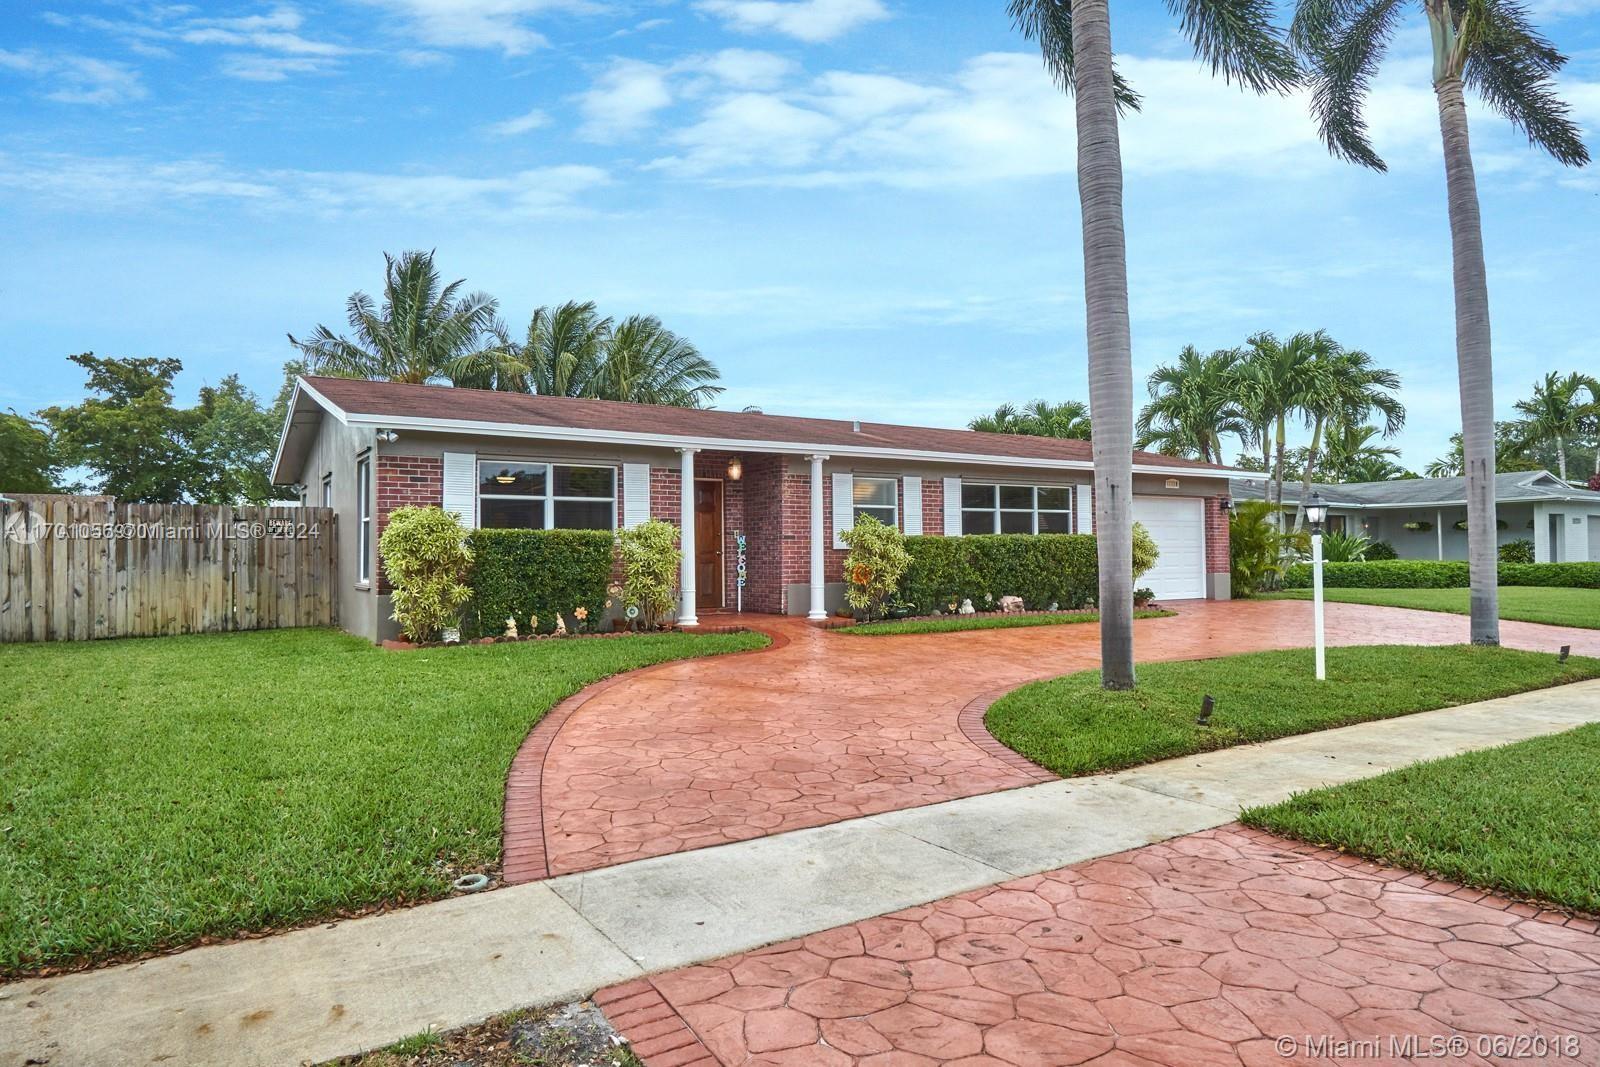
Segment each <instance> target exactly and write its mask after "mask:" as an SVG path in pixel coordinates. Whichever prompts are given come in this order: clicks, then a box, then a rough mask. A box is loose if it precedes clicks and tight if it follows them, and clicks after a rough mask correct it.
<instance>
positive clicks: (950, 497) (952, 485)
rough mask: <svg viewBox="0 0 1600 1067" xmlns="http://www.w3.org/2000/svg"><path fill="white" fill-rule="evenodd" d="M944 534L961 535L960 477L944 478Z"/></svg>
mask: <svg viewBox="0 0 1600 1067" xmlns="http://www.w3.org/2000/svg"><path fill="white" fill-rule="evenodd" d="M944 535H945V536H946V537H960V536H961V479H960V478H946V479H945V480H944Z"/></svg>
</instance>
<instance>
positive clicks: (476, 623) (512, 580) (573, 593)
mask: <svg viewBox="0 0 1600 1067" xmlns="http://www.w3.org/2000/svg"><path fill="white" fill-rule="evenodd" d="M467 544H468V546H469V547H470V548H471V549H472V555H473V564H472V574H471V578H470V581H471V584H472V604H471V608H470V610H469V611H468V612H467V618H466V623H465V626H464V631H465V635H466V636H468V637H495V636H498V635H499V634H501V633H502V632H504V630H505V620H506V618H507V617H511V618H515V619H516V620H517V626H518V627H519V628H521V630H522V632H523V633H525V634H526V633H532V632H533V631H532V630H530V629H529V628H528V627H529V621H530V619H531V617H532V616H534V615H537V616H538V617H539V627H538V632H540V633H549V632H550V631H551V630H553V629H555V624H556V613H557V612H560V613H561V614H562V615H563V616H566V617H567V619H568V620H570V619H571V618H572V610H573V609H574V608H578V607H582V608H587V609H588V612H589V618H591V619H599V618H600V617H601V613H602V612H603V611H604V610H605V604H606V584H607V583H608V582H609V581H610V580H611V559H612V535H611V533H610V531H608V530H474V531H473V532H472V533H471V534H470V535H469V536H468V538H467ZM568 625H569V626H570V625H571V622H570V621H569V622H568Z"/></svg>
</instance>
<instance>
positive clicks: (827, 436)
mask: <svg viewBox="0 0 1600 1067" xmlns="http://www.w3.org/2000/svg"><path fill="white" fill-rule="evenodd" d="M1236 473H1238V472H1236V471H1230V470H1228V469H1226V468H1222V467H1217V466H1215V465H1212V464H1206V463H1199V462H1196V461H1192V460H1185V459H1174V458H1171V457H1168V456H1161V455H1155V454H1151V453H1144V452H1138V453H1135V454H1134V482H1133V512H1134V517H1135V518H1136V519H1137V520H1138V521H1141V522H1143V523H1144V524H1145V526H1146V527H1147V528H1148V529H1149V530H1150V532H1151V534H1152V536H1153V537H1154V538H1155V540H1156V542H1157V544H1158V545H1159V547H1160V549H1161V558H1160V562H1159V563H1157V565H1156V567H1155V569H1154V570H1153V571H1151V572H1150V573H1149V574H1147V575H1145V576H1144V577H1143V578H1142V579H1141V581H1140V584H1141V585H1143V586H1147V587H1149V588H1150V589H1152V590H1153V591H1154V592H1155V594H1156V596H1157V597H1158V598H1160V599H1164V600H1171V599H1182V598H1205V597H1212V598H1219V599H1226V598H1227V596H1228V524H1227V506H1228V499H1227V498H1228V493H1229V484H1228V478H1229V476H1230V474H1236ZM272 476H273V480H274V481H275V482H277V483H279V484H297V485H298V486H299V487H300V491H301V497H302V500H303V501H304V502H305V503H306V504H308V505H316V506H325V507H329V508H332V509H334V511H335V513H336V515H337V520H338V525H339V568H340V572H339V583H340V589H339V618H340V621H341V625H343V626H344V627H345V628H346V629H348V630H350V631H351V632H353V633H358V634H361V635H364V636H368V637H371V638H374V639H378V638H382V637H387V636H391V635H392V634H393V632H394V629H395V627H394V623H393V622H392V621H391V620H390V618H389V615H390V608H389V598H388V596H387V589H386V587H385V585H384V583H383V580H382V576H381V568H380V566H379V560H378V553H377V541H378V537H379V536H380V534H381V532H382V530H383V526H384V522H385V520H386V518H387V516H388V515H389V513H390V512H391V511H393V510H394V509H395V508H398V507H403V506H406V505H427V504H437V505H440V506H442V507H444V508H446V509H448V510H451V511H454V512H456V513H457V514H458V515H460V516H461V518H462V520H463V521H464V523H465V524H466V525H467V526H469V527H526V528H534V529H550V528H583V529H602V530H611V529H616V528H618V527H627V526H633V525H636V524H638V523H641V522H644V521H646V520H647V519H650V518H657V519H664V520H666V521H668V522H671V523H674V524H675V525H677V526H678V527H679V529H680V531H681V533H680V538H681V544H682V548H683V570H682V574H681V577H680V582H679V585H680V591H681V594H682V603H681V606H680V610H679V616H678V622H679V624H680V625H683V626H693V625H696V624H697V623H698V620H699V616H700V615H702V614H706V613H709V612H722V611H731V610H734V609H735V608H736V607H739V606H742V608H743V610H745V611H751V612H769V613H781V614H803V615H806V616H808V617H809V618H813V619H820V618H825V617H826V616H827V614H828V613H830V612H832V611H836V610H839V609H840V608H842V606H843V603H844V583H843V575H842V571H843V560H844V556H845V546H844V542H843V541H841V540H840V538H839V535H840V532H841V531H843V530H845V529H846V528H848V527H849V526H850V525H851V524H852V523H853V522H854V521H855V519H856V517H857V516H859V515H864V514H868V515H873V516H875V517H877V518H878V519H881V520H882V521H884V522H886V523H889V524H891V525H894V526H898V527H899V528H900V529H901V530H902V531H904V532H905V533H907V534H938V535H945V536H959V535H962V534H977V533H1014V534H1034V533H1051V532H1059V533H1069V532H1074V531H1076V532H1083V533H1087V532H1090V531H1091V530H1092V528H1093V514H1094V512H1093V508H1092V506H1091V496H1092V487H1091V483H1092V481H1093V462H1092V460H1091V450H1090V446H1089V442H1087V441H1066V440H1058V439H1052V438H1041V437H1019V436H1011V435H1006V434H988V433H975V432H973V431H970V430H950V429H938V428H933V427H919V426H895V425H887V424H883V423H872V422H849V421H841V420H834V419H811V418H795V417H790V416H783V415H767V414H762V413H759V412H734V411H718V410H714V409H712V410H705V409H687V408H672V407H660V406H654V405H646V404H625V403H618V402H614V401H608V400H581V399H572V398H567V397H549V396H530V395H527V394H520V393H507V392H491V391H487V390H479V389H455V388H450V387H448V386H433V385H406V384H400V383H395V382H371V381H362V380H356V379H348V378H324V377H304V378H301V379H300V380H299V381H298V382H297V383H296V385H295V389H294V395H293V398H292V400H291V401H290V405H289V414H288V417H287V419H286V421H285V424H284V428H283V435H282V438H281V439H280V441H279V445H278V452H277V456H276V457H275V459H274V461H273V468H272ZM685 487H688V491H685ZM741 534H742V535H743V537H744V545H745V559H744V561H743V562H744V564H745V579H746V580H745V583H744V585H743V587H742V588H741V587H740V586H739V585H738V563H739V560H738V559H737V557H738V547H737V546H738V541H737V538H738V536H739V535H741Z"/></svg>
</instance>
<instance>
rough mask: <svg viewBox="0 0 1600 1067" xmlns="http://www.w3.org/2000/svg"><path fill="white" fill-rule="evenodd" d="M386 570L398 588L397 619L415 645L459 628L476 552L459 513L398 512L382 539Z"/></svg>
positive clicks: (433, 509) (469, 592)
mask: <svg viewBox="0 0 1600 1067" xmlns="http://www.w3.org/2000/svg"><path fill="white" fill-rule="evenodd" d="M378 554H379V555H380V556H382V557H383V572H384V574H385V575H386V576H387V577H388V579H389V584H390V585H391V586H393V593H392V602H393V605H394V614H393V618H394V621H395V622H397V623H399V624H400V629H401V630H402V631H404V633H405V635H406V636H407V637H408V638H410V639H411V640H412V641H418V642H421V641H432V640H434V639H435V638H437V637H438V636H439V634H440V631H442V630H444V629H446V628H448V627H451V626H455V625H457V624H458V623H459V622H460V620H461V610H462V608H464V607H465V606H466V603H467V601H469V600H471V599H472V589H471V588H470V587H469V586H468V585H467V583H466V577H467V571H468V569H469V568H470V567H471V566H472V549H471V548H469V547H468V546H467V542H466V531H465V530H464V529H462V527H461V519H460V517H459V516H457V515H456V514H455V513H454V512H451V511H445V510H444V509H443V508H437V507H427V508H396V509H395V510H394V511H393V512H392V513H391V514H390V515H389V522H388V524H387V525H385V526H384V528H383V536H382V537H380V538H379V539H378Z"/></svg>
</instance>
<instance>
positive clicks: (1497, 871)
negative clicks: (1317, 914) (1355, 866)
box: [1241, 725, 1600, 912]
mask: <svg viewBox="0 0 1600 1067" xmlns="http://www.w3.org/2000/svg"><path fill="white" fill-rule="evenodd" d="M1596 812H1600V725H1594V726H1585V727H1582V728H1580V729H1577V730H1572V731H1570V732H1568V733H1564V734H1556V735H1554V736H1552V737H1541V738H1535V739H1534V740H1532V741H1522V742H1519V743H1517V744H1514V745H1506V746H1504V747H1502V748H1492V749H1486V750H1484V751H1482V752H1470V753H1468V754H1466V755H1463V756H1452V757H1450V758H1448V759H1441V760H1435V761H1433V762H1430V763H1421V764H1418V765H1416V766H1414V767H1407V768H1405V769H1404V770H1398V771H1391V772H1390V773H1388V774H1384V775H1380V776H1378V777H1376V778H1369V779H1366V780H1364V781H1359V782H1352V783H1350V784H1349V785H1343V786H1338V787H1337V788H1332V789H1319V790H1316V791H1314V792H1310V793H1302V794H1299V795H1298V796H1295V797H1293V798H1291V799H1289V800H1287V801H1285V802H1284V803H1282V804H1276V805H1273V806H1272V807H1267V808H1254V809H1251V810H1249V811H1246V812H1245V813H1244V814H1243V815H1242V816H1241V818H1242V819H1243V820H1244V821H1245V822H1247V823H1249V824H1250V825H1251V826H1258V827H1260V828H1262V829H1263V830H1270V831H1271V832H1273V833H1277V834H1284V835H1286V836H1289V837H1295V838H1300V839H1301V840H1304V841H1310V842H1312V843H1315V844H1318V845H1322V846H1325V847H1329V848H1339V849H1344V850H1345V851H1348V852H1352V853H1356V854H1358V855H1362V856H1367V857H1369V858H1371V859H1376V860H1381V861H1383V862H1384V863H1389V864H1393V865H1395V866H1398V867H1406V868H1409V869H1411V870H1417V871H1424V872H1426V873H1428V874H1430V875H1433V876H1434V877H1436V878H1447V879H1449V880H1451V881H1454V882H1461V883H1463V884H1465V885H1472V886H1477V887H1478V888H1480V889H1493V890H1498V891H1500V892H1503V893H1508V894H1511V895H1512V896H1517V897H1528V898H1534V899H1537V900H1543V901H1548V902H1550V903H1553V904H1557V905H1561V906H1564V907H1568V908H1575V909H1578V910H1580V911H1588V912H1600V834H1596V833H1595V813H1596Z"/></svg>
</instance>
